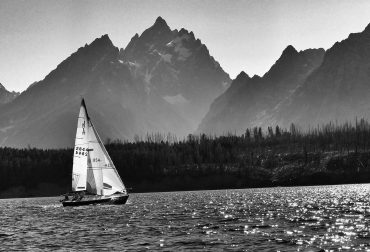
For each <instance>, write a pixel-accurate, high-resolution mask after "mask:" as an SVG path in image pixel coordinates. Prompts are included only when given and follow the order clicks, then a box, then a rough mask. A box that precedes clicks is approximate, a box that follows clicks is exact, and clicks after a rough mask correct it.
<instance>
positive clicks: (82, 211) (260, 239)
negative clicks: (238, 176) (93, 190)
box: [0, 184, 370, 251]
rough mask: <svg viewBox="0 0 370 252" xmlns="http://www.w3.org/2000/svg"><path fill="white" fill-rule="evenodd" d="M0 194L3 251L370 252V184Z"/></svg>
mask: <svg viewBox="0 0 370 252" xmlns="http://www.w3.org/2000/svg"><path fill="white" fill-rule="evenodd" d="M59 199H60V198H29V199H3V200H0V250H3V251H14V250H19V251H27V250H28V251H44V250H45V251H50V250H53V251H54V250H60V251H91V250H95V251H138V250H139V251H145V250H148V251H155V250H163V251H175V250H179V251H181V250H189V251H370V184H359V185H337V186H312V187H278V188H262V189H243V190H219V191H194V192H168V193H143V194H131V195H130V198H129V200H128V202H127V204H126V205H121V206H113V205H112V206H110V205H97V206H81V207H62V206H61V204H60V203H59V202H58V200H59Z"/></svg>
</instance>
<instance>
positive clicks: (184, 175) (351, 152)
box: [0, 119, 370, 198]
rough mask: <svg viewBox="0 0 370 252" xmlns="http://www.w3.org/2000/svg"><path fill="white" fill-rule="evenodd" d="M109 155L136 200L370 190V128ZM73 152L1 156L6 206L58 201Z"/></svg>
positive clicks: (171, 140) (147, 143) (202, 140)
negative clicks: (159, 195)
mask: <svg viewBox="0 0 370 252" xmlns="http://www.w3.org/2000/svg"><path fill="white" fill-rule="evenodd" d="M106 148H107V150H108V152H109V154H110V156H111V158H112V160H113V162H114V164H115V165H116V168H117V170H118V172H119V174H120V175H121V177H122V178H123V180H124V182H125V184H126V185H127V187H128V188H132V192H150V191H172V190H205V189H225V188H247V187H268V186H296V185H297V186H298V185H320V184H340V183H369V182H370V125H369V123H368V122H367V121H365V120H363V119H361V120H359V121H357V120H356V122H355V123H353V124H351V123H345V124H341V125H337V124H334V123H329V124H326V125H323V126H318V127H316V128H312V129H310V130H308V131H301V130H299V129H298V128H297V127H296V126H295V125H294V124H292V125H291V127H290V128H289V129H281V128H279V127H278V126H276V127H274V128H272V127H269V128H267V129H266V130H264V129H262V128H257V127H255V128H252V129H247V130H246V131H245V133H244V134H243V135H240V136H237V135H233V134H228V135H225V136H218V137H215V136H207V135H204V134H201V135H188V137H187V138H186V139H182V140H178V139H177V138H176V137H175V136H173V135H171V134H167V135H163V134H148V135H146V136H145V137H143V138H140V137H136V138H135V141H134V142H123V141H119V140H115V141H109V140H108V141H107V143H106ZM72 157H73V149H72V148H70V149H58V150H53V149H52V150H42V149H35V148H26V149H14V148H8V147H2V148H0V198H9V197H31V196H53V195H58V194H62V193H64V192H66V191H68V190H70V187H71V173H72V162H73V161H72Z"/></svg>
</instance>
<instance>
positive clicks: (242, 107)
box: [198, 46, 325, 134]
mask: <svg viewBox="0 0 370 252" xmlns="http://www.w3.org/2000/svg"><path fill="white" fill-rule="evenodd" d="M324 53H325V51H324V49H308V50H304V51H301V52H298V51H297V50H296V49H295V48H294V47H293V46H288V47H287V48H286V49H285V50H284V51H283V53H282V55H281V57H280V58H279V59H278V60H277V61H276V63H275V64H274V65H273V66H272V67H271V68H270V70H269V71H268V72H267V73H266V74H265V75H264V76H262V77H259V76H253V77H252V78H250V77H249V76H248V75H247V74H246V73H244V72H242V73H240V74H239V75H238V76H237V78H236V79H235V80H234V81H233V82H232V84H231V86H230V88H229V89H228V90H227V91H226V92H225V93H224V94H222V95H221V96H220V97H218V98H217V99H216V100H215V101H214V102H213V104H212V105H211V108H210V111H209V112H208V113H207V115H206V116H205V118H204V119H203V121H202V123H201V124H200V126H199V129H198V132H206V133H212V134H226V133H229V132H230V133H243V132H244V131H245V129H246V128H249V127H254V126H266V125H265V122H266V121H268V120H269V119H270V118H269V117H270V116H271V114H273V113H274V110H275V109H276V108H277V107H279V105H280V104H281V103H282V102H284V101H285V100H287V99H289V97H290V96H291V95H292V94H293V93H294V92H295V90H296V89H297V88H298V87H299V86H300V85H302V83H303V82H304V81H305V79H306V78H307V76H309V75H310V74H311V73H312V72H313V71H314V70H315V69H316V68H317V67H318V66H319V65H320V64H321V62H322V59H323V56H324Z"/></svg>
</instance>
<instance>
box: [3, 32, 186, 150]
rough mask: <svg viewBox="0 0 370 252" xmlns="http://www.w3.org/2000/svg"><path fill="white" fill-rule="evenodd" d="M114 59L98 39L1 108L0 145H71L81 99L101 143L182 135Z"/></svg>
mask: <svg viewBox="0 0 370 252" xmlns="http://www.w3.org/2000/svg"><path fill="white" fill-rule="evenodd" d="M118 56H119V50H118V48H116V47H114V46H113V44H112V42H111V41H110V39H109V37H108V36H106V35H104V36H102V37H101V38H99V39H96V40H95V41H93V42H92V43H91V44H90V45H87V46H85V47H83V48H80V49H78V51H77V52H75V53H74V54H72V55H71V56H70V57H69V58H67V59H66V60H65V61H63V62H62V63H61V64H60V65H58V67H57V68H56V69H55V70H53V71H52V72H51V73H50V74H49V75H47V76H46V77H45V79H44V80H42V81H40V82H37V83H35V84H33V85H32V86H30V87H29V88H28V89H27V90H26V91H24V92H23V93H22V94H21V95H20V96H19V97H18V98H17V99H16V100H14V101H13V102H12V103H9V104H7V105H6V106H3V107H1V108H0V113H1V115H2V117H1V118H0V129H1V130H0V142H1V145H5V146H16V147H26V146H28V145H30V146H37V147H43V148H51V147H66V146H73V143H74V135H75V131H76V125H75V124H76V120H77V115H78V111H79V104H80V101H81V96H83V97H84V98H85V100H86V103H87V106H88V110H89V113H90V115H91V117H92V120H93V122H94V124H95V125H96V127H97V129H98V131H99V133H100V135H101V138H102V139H106V138H108V137H109V138H119V139H124V138H131V137H133V136H134V135H135V134H139V135H140V134H141V135H144V134H145V133H146V132H151V131H154V132H167V131H171V130H173V129H178V130H179V131H181V130H183V131H184V130H185V129H184V128H185V126H186V122H185V121H184V120H183V119H182V118H181V117H179V116H178V115H177V114H176V113H175V112H174V111H173V110H172V109H171V108H169V107H168V106H167V104H166V103H165V101H163V99H161V97H158V96H155V95H152V96H150V97H148V96H147V95H146V93H145V83H143V81H142V80H140V79H136V78H135V77H134V76H132V74H131V71H130V68H129V66H128V65H126V64H122V63H121V62H120V61H119V59H118ZM164 122H165V123H164Z"/></svg>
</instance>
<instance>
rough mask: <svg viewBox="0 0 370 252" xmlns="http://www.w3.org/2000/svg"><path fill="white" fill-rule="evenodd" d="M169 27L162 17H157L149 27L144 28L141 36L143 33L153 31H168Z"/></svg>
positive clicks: (151, 32) (149, 33)
mask: <svg viewBox="0 0 370 252" xmlns="http://www.w3.org/2000/svg"><path fill="white" fill-rule="evenodd" d="M170 31H171V29H170V27H169V26H168V25H167V22H166V21H165V20H164V19H163V18H162V17H160V16H159V17H158V18H157V19H156V20H155V22H154V24H153V25H152V26H151V27H149V28H148V29H147V30H145V31H144V32H143V34H142V35H141V36H144V35H147V34H148V35H153V33H163V32H170Z"/></svg>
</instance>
